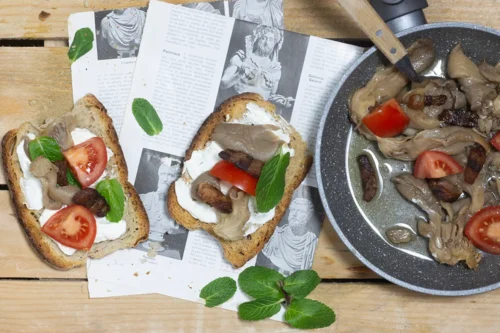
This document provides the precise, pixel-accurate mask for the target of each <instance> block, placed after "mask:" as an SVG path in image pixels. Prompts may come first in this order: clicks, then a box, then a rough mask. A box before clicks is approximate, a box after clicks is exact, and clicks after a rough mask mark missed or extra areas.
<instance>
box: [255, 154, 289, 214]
mask: <svg viewBox="0 0 500 333" xmlns="http://www.w3.org/2000/svg"><path fill="white" fill-rule="evenodd" d="M289 163H290V153H286V154H282V153H280V154H278V155H276V156H274V157H273V158H272V159H271V160H269V161H268V162H266V164H264V167H263V168H262V172H261V174H260V177H259V181H258V182H257V189H256V195H255V200H256V201H257V210H258V211H259V212H262V213H267V212H268V211H270V210H271V209H273V208H274V207H276V205H277V204H278V203H279V202H280V201H281V198H282V197H283V194H284V193H285V174H286V168H287V167H288V164H289Z"/></svg>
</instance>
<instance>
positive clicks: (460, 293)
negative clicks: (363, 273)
mask: <svg viewBox="0 0 500 333" xmlns="http://www.w3.org/2000/svg"><path fill="white" fill-rule="evenodd" d="M435 28H468V29H472V30H479V31H483V32H487V33H490V34H493V35H496V36H499V37H500V31H499V30H496V29H493V28H489V27H485V26H482V25H478V24H473V23H466V22H439V23H429V24H425V25H421V26H417V27H413V28H410V29H407V30H404V31H401V32H399V33H397V34H396V36H397V37H398V38H399V37H402V36H406V35H409V34H412V33H414V32H419V31H425V30H432V29H435ZM376 51H377V48H376V47H375V46H372V47H371V48H370V49H368V50H367V51H366V52H365V53H364V54H363V55H362V56H361V57H359V58H358V59H357V60H356V61H355V62H354V63H353V64H352V65H351V67H350V68H349V69H348V70H347V71H346V72H345V73H344V75H343V76H342V78H341V79H340V81H339V83H338V84H337V85H336V87H335V89H334V90H333V91H332V93H331V95H330V97H329V99H328V102H327V104H326V106H325V108H324V110H323V114H322V116H321V120H320V123H319V130H318V134H317V137H316V143H315V151H314V165H315V172H316V180H317V184H318V190H319V194H320V198H321V202H322V204H323V207H324V209H325V213H326V215H327V217H328V220H329V221H330V223H331V224H332V226H333V228H334V229H335V232H337V234H338V235H339V237H340V239H341V240H342V242H343V243H344V244H345V245H346V246H347V248H348V249H349V250H350V251H351V252H352V253H353V254H354V255H355V256H356V257H357V258H358V259H359V260H360V261H361V262H362V263H363V264H364V265H366V266H367V267H368V268H370V269H371V270H372V271H374V272H375V273H376V274H378V275H380V276H381V277H382V278H384V279H386V280H388V281H390V282H392V283H394V284H396V285H398V286H401V287H403V288H406V289H409V290H413V291H416V292H420V293H424V294H429V295H438V296H467V295H474V294H480V293H484V292H487V291H491V290H494V289H497V288H500V281H499V282H497V283H493V284H490V285H486V286H482V287H479V288H471V289H460V290H441V289H433V288H426V287H420V286H417V285H414V284H411V283H408V282H405V281H402V280H400V279H398V278H396V277H393V276H392V275H390V274H389V273H386V272H384V271H382V270H381V269H379V268H378V267H377V265H376V264H373V263H372V262H371V261H370V260H368V259H367V258H366V257H364V256H363V255H362V254H361V253H360V252H359V251H358V250H356V248H355V247H354V246H353V245H352V244H351V242H350V241H349V239H348V238H347V237H346V235H345V234H344V232H343V231H342V229H341V228H340V226H339V225H338V224H337V222H336V220H335V218H334V216H333V213H332V210H331V209H330V205H329V203H328V200H327V198H326V193H325V189H324V186H323V179H322V172H321V171H322V169H321V158H320V151H321V146H322V140H323V133H324V128H325V123H326V119H327V118H328V115H329V113H330V108H331V107H332V104H333V102H334V100H335V98H336V97H337V95H338V93H339V91H340V89H341V88H342V87H343V85H344V84H345V82H346V81H347V80H348V79H349V77H350V76H351V74H352V73H353V72H354V70H356V68H357V67H358V66H359V65H360V64H361V63H362V62H363V61H365V60H366V58H368V57H369V56H371V55H372V54H373V53H375V52H376ZM351 128H352V125H351ZM347 135H348V133H347ZM343 171H345V170H343Z"/></svg>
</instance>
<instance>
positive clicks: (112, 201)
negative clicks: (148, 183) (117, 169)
mask: <svg viewBox="0 0 500 333" xmlns="http://www.w3.org/2000/svg"><path fill="white" fill-rule="evenodd" d="M95 189H96V190H97V192H99V194H100V195H102V196H103V197H104V199H106V202H107V203H108V205H109V212H108V214H106V218H107V219H108V221H109V222H120V221H121V219H122V217H123V211H124V210H125V194H123V189H122V186H121V185H120V183H119V182H118V181H117V180H116V179H105V180H101V181H100V182H99V183H98V184H97V186H96V187H95Z"/></svg>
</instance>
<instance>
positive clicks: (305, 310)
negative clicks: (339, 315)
mask: <svg viewBox="0 0 500 333" xmlns="http://www.w3.org/2000/svg"><path fill="white" fill-rule="evenodd" d="M285 320H286V321H287V322H288V323H289V324H290V325H291V326H293V327H295V328H301V329H313V328H322V327H328V326H330V325H331V324H333V323H334V322H335V313H334V312H333V310H332V309H330V308H329V307H328V306H326V305H325V304H323V303H321V302H318V301H314V300H312V299H307V298H304V299H294V300H292V302H291V303H290V305H289V306H288V308H287V310H286V312H285Z"/></svg>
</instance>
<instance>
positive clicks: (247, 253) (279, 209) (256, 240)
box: [167, 93, 312, 268]
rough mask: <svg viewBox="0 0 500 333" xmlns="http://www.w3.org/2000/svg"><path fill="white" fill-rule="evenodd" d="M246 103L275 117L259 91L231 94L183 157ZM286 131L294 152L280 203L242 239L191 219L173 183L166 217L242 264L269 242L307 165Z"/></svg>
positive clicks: (308, 159) (303, 149)
mask: <svg viewBox="0 0 500 333" xmlns="http://www.w3.org/2000/svg"><path fill="white" fill-rule="evenodd" d="M248 103H255V104H257V105H259V106H260V107H263V108H265V109H266V110H267V111H268V112H270V113H271V114H273V115H274V116H276V114H275V106H274V105H273V104H272V103H270V102H267V101H265V100H264V99H263V98H262V96H260V95H259V94H255V93H244V94H241V95H237V96H233V97H231V98H229V99H228V100H226V101H225V102H224V103H222V104H221V105H220V106H219V107H218V108H217V110H215V111H214V112H213V113H212V114H210V116H208V118H207V119H206V120H205V121H204V122H203V124H202V126H201V127H200V129H199V130H198V132H197V134H196V135H195V137H194V138H193V141H192V142H191V145H190V147H189V148H188V150H187V151H186V155H185V160H189V159H190V158H191V154H192V153H193V151H195V150H200V149H203V148H204V147H205V145H206V143H207V142H209V141H210V140H211V135H212V132H213V131H214V129H215V127H216V126H217V125H218V124H219V123H222V122H224V121H226V115H229V116H230V117H231V119H238V118H240V117H241V116H242V115H243V113H244V112H245V110H246V105H247V104H248ZM288 131H289V134H290V146H291V147H292V148H293V149H294V150H295V155H294V156H293V157H292V158H291V159H290V165H289V166H288V168H287V172H286V178H285V194H284V195H283V198H282V199H281V201H280V203H279V204H278V205H277V206H276V210H275V215H274V218H273V219H272V220H270V221H269V222H267V223H266V224H264V225H263V226H261V227H260V228H259V229H258V230H257V231H255V232H254V233H252V234H250V235H248V236H247V237H246V238H243V239H241V240H238V241H233V242H230V241H226V240H224V239H222V238H220V237H218V236H217V235H216V234H215V232H214V226H215V224H214V223H205V222H201V221H200V220H198V219H195V218H194V217H193V216H192V215H191V214H190V213H189V212H188V211H186V210H185V209H183V208H182V207H181V206H180V205H179V203H178V201H177V196H176V193H175V182H173V183H172V184H171V185H170V187H169V190H168V196H167V208H168V211H169V213H170V216H171V217H172V218H173V219H174V220H175V221H177V223H179V224H181V225H182V226H184V227H185V228H187V229H189V230H197V229H203V230H205V231H207V232H208V233H210V234H211V235H212V236H214V237H215V238H216V239H217V240H218V241H219V242H220V244H221V246H222V249H223V251H224V256H225V257H226V259H227V260H228V261H229V262H230V263H231V264H232V265H233V266H234V267H235V268H239V267H241V266H243V265H244V264H245V263H246V262H247V261H249V260H250V259H252V258H253V257H254V256H256V255H257V254H258V253H259V252H260V251H261V250H262V249H263V248H264V245H265V244H266V243H267V242H268V241H269V239H270V238H271V236H272V234H273V233H274V230H275V229H276V226H277V225H278V224H279V222H280V221H281V219H282V218H283V216H284V214H285V212H286V210H287V209H288V207H289V205H290V202H291V199H292V195H293V192H294V191H295V189H297V187H299V185H300V184H301V183H302V181H303V180H304V178H305V177H306V175H307V173H308V172H309V169H310V168H311V165H312V156H311V155H310V154H309V153H308V152H307V145H306V143H305V142H304V141H303V140H302V137H301V136H300V134H299V133H298V132H297V131H296V130H295V129H294V128H293V127H292V126H290V125H289V127H288Z"/></svg>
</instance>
